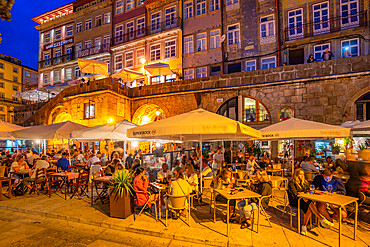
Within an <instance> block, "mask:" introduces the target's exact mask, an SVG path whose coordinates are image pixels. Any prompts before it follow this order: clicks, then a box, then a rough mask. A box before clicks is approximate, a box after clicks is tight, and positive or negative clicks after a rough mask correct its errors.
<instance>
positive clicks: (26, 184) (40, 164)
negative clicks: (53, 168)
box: [24, 155, 49, 189]
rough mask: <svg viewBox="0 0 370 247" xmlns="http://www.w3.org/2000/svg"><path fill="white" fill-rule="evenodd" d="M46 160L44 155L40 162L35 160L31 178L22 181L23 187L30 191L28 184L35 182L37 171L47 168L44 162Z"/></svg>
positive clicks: (47, 164)
mask: <svg viewBox="0 0 370 247" xmlns="http://www.w3.org/2000/svg"><path fill="white" fill-rule="evenodd" d="M47 159H48V157H47V156H46V155H43V156H42V157H41V159H40V160H37V161H36V165H35V167H34V170H33V171H32V175H31V177H28V178H25V179H24V185H25V186H27V187H28V188H29V189H32V187H31V185H30V184H29V183H30V182H33V181H35V178H36V171H37V169H39V170H41V169H44V168H45V169H47V168H49V163H48V162H47V161H46V160H47Z"/></svg>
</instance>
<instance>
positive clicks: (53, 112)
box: [47, 105, 64, 124]
mask: <svg viewBox="0 0 370 247" xmlns="http://www.w3.org/2000/svg"><path fill="white" fill-rule="evenodd" d="M62 111H63V106H61V105H60V106H57V107H55V108H54V109H53V110H51V112H50V113H49V114H48V115H49V118H48V121H47V124H53V123H54V121H55V118H56V116H58V115H59V114H60V113H61V112H62ZM63 112H64V111H63Z"/></svg>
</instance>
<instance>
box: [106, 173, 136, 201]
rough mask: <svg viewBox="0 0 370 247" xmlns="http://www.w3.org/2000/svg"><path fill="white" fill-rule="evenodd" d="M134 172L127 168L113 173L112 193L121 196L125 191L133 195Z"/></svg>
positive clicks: (110, 186)
mask: <svg viewBox="0 0 370 247" xmlns="http://www.w3.org/2000/svg"><path fill="white" fill-rule="evenodd" d="M132 179H133V177H132V174H131V173H130V172H128V171H126V170H123V171H118V172H117V173H116V174H114V175H113V177H112V180H111V183H110V185H109V188H111V189H112V194H115V195H117V196H119V197H123V196H124V193H125V191H126V192H127V193H128V194H130V195H133V193H132V191H133V187H132Z"/></svg>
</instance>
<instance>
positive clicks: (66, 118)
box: [53, 112, 72, 124]
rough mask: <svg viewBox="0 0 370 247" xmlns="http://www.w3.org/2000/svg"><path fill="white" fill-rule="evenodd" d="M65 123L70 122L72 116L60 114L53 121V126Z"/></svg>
mask: <svg viewBox="0 0 370 247" xmlns="http://www.w3.org/2000/svg"><path fill="white" fill-rule="evenodd" d="M66 121H72V116H71V114H69V113H66V112H62V113H60V114H59V115H57V116H56V117H55V119H54V121H53V124H55V123H61V122H66Z"/></svg>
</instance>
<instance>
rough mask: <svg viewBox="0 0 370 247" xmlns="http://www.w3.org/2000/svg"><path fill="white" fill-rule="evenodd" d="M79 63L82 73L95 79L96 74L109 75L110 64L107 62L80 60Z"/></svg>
mask: <svg viewBox="0 0 370 247" xmlns="http://www.w3.org/2000/svg"><path fill="white" fill-rule="evenodd" d="M77 63H78V67H80V70H81V72H82V73H89V74H92V75H93V78H94V76H95V74H99V75H108V63H107V62H103V61H98V60H92V59H83V58H79V59H78V60H77Z"/></svg>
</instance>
